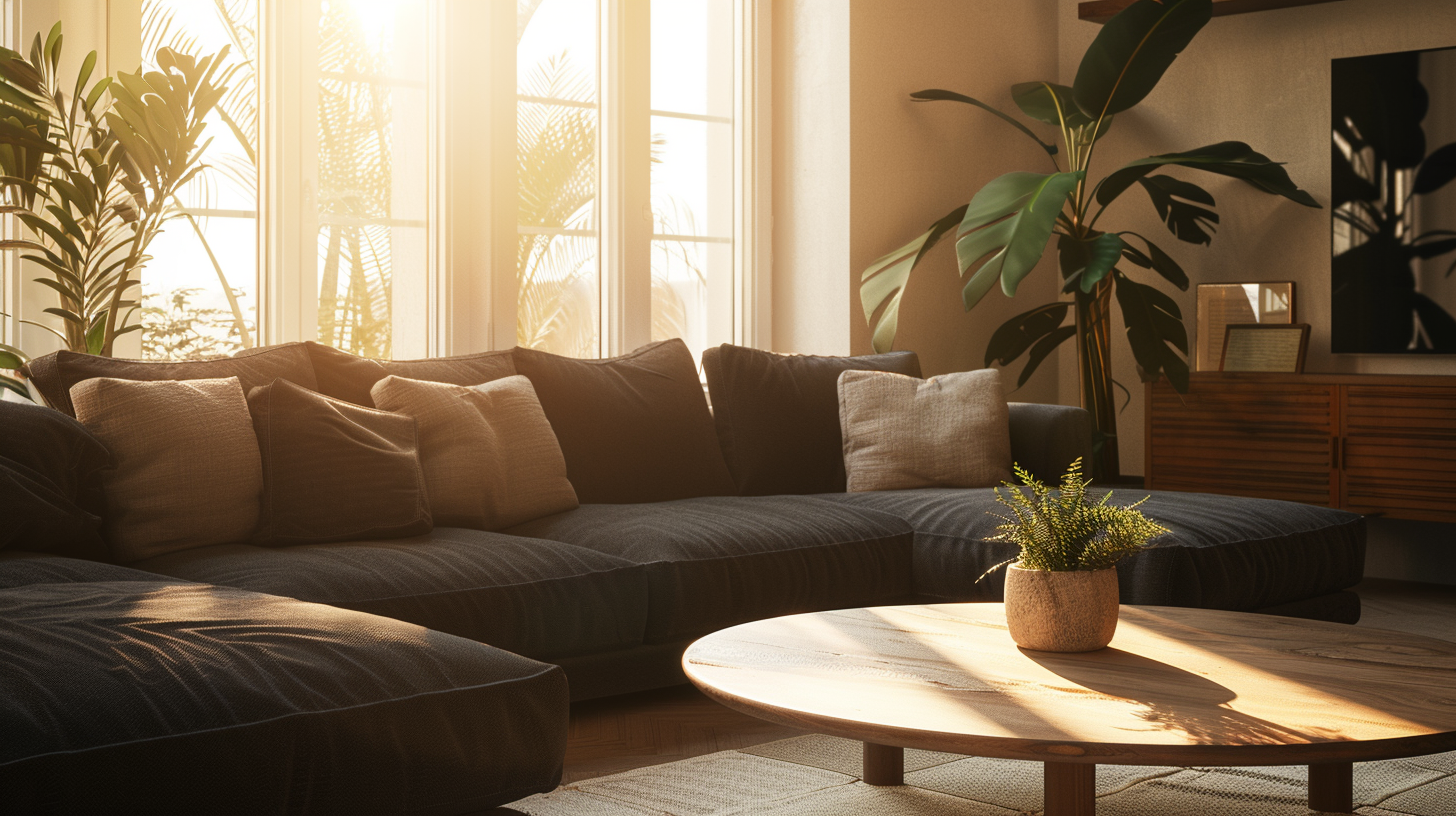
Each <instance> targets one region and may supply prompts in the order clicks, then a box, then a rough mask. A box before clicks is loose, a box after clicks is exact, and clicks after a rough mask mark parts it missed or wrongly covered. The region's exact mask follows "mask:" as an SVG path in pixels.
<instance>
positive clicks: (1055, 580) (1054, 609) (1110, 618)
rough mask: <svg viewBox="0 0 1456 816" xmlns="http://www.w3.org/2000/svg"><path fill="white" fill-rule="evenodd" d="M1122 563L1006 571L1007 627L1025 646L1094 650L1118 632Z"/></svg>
mask: <svg viewBox="0 0 1456 816" xmlns="http://www.w3.org/2000/svg"><path fill="white" fill-rule="evenodd" d="M1117 609H1118V601H1117V568H1116V567H1108V568H1107V569H1101V570H1095V571H1090V572H1086V571H1077V572H1045V571H1043V570H1030V569H1022V568H1020V567H1017V566H1012V567H1010V568H1008V569H1007V571H1006V627H1007V628H1008V629H1010V630H1011V639H1012V640H1014V641H1016V645H1017V646H1020V647H1021V648H1023V649H1035V650H1036V651H1039V652H1091V651H1094V650H1096V649H1101V648H1102V647H1104V646H1106V645H1107V644H1108V643H1110V642H1112V635H1113V633H1114V632H1116V631H1117Z"/></svg>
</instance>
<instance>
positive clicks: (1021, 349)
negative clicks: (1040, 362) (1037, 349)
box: [985, 300, 1072, 368]
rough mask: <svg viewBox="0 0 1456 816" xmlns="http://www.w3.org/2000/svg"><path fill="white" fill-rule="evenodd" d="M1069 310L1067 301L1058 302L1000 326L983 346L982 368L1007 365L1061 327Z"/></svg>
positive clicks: (1031, 311)
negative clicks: (984, 356)
mask: <svg viewBox="0 0 1456 816" xmlns="http://www.w3.org/2000/svg"><path fill="white" fill-rule="evenodd" d="M1071 306H1072V304H1071V303H1070V302H1069V301H1065V300H1058V301H1054V302H1052V303H1048V304H1046V305H1045V306H1038V307H1036V308H1035V309H1032V310H1030V311H1026V312H1022V313H1021V314H1019V315H1017V316H1015V317H1013V318H1011V319H1010V320H1007V321H1006V322H1005V323H1002V324H1001V327H1000V328H999V329H997V330H996V332H995V333H994V334H992V335H991V340H990V342H988V343H987V344H986V362H985V365H986V367H987V368H989V367H990V366H991V364H992V363H1000V364H1001V365H1009V364H1010V363H1011V361H1012V360H1015V359H1016V358H1017V357H1020V356H1021V355H1022V354H1025V353H1026V350H1027V349H1029V348H1031V346H1032V344H1033V343H1035V342H1036V341H1037V340H1040V339H1041V338H1043V337H1046V336H1047V335H1048V334H1051V333H1052V332H1054V331H1056V330H1057V327H1059V326H1061V325H1062V321H1064V320H1066V319H1067V310H1068V309H1070V308H1071Z"/></svg>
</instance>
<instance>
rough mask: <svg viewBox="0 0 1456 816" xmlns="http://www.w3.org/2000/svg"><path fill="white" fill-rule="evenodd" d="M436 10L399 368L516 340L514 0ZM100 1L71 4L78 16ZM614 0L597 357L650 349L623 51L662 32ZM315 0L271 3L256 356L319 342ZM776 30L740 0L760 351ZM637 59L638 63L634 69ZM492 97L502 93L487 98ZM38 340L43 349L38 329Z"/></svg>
mask: <svg viewBox="0 0 1456 816" xmlns="http://www.w3.org/2000/svg"><path fill="white" fill-rule="evenodd" d="M428 1H429V3H430V6H429V8H430V11H429V14H430V21H429V31H430V32H431V33H430V37H431V47H430V49H429V51H430V55H431V57H430V65H429V72H430V82H431V90H432V92H431V93H430V94H429V115H428V117H427V118H428V119H429V122H430V126H429V133H428V137H427V144H428V145H429V148H430V159H429V162H428V170H427V173H428V176H429V180H428V189H429V193H428V208H427V212H428V220H429V229H428V239H427V242H426V245H427V251H426V255H427V258H426V262H425V266H424V268H423V269H421V270H416V273H415V274H414V275H412V276H410V277H408V278H406V279H402V278H401V276H400V275H399V272H400V271H401V270H400V268H399V267H397V268H396V279H395V288H396V290H397V291H400V290H401V287H406V290H405V291H402V292H401V294H403V295H405V296H406V297H407V298H408V300H409V301H411V302H416V303H422V304H426V308H425V309H424V317H423V320H422V321H421V320H409V319H408V315H402V314H401V313H402V312H405V311H407V310H396V311H395V314H396V315H397V316H402V317H404V318H405V319H404V320H403V321H401V319H400V317H397V318H396V322H395V325H394V326H392V327H391V331H392V344H393V346H394V355H395V357H396V358H406V357H411V356H438V355H448V354H462V353H469V352H474V351H482V350H489V349H504V348H510V347H512V346H514V345H515V340H516V309H517V302H516V301H517V294H518V293H517V291H516V288H517V284H516V275H517V270H516V255H515V247H516V191H515V172H516V169H515V162H516V156H515V110H516V70H515V65H516V62H515V39H514V38H515V3H513V2H499V0H491V1H490V2H477V0H428ZM658 1H659V2H663V1H664V0H658ZM666 1H667V2H670V1H671V0H666ZM87 2H88V0H80V2H79V3H78V2H77V0H71V2H70V3H69V4H68V5H67V7H68V8H70V7H72V6H78V5H85V4H86V3H87ZM139 2H140V0H89V3H90V4H92V5H95V6H97V7H98V8H101V7H105V8H106V9H107V10H108V12H109V11H110V9H111V6H112V5H113V4H125V5H128V6H137V5H139ZM602 2H603V6H604V9H603V15H602V25H601V37H602V46H603V47H602V48H601V50H600V53H601V55H602V56H601V60H602V64H601V65H600V66H599V83H600V87H599V100H600V101H601V103H602V105H601V110H602V119H601V124H600V133H601V139H600V145H599V150H600V151H601V156H600V158H601V161H600V164H599V167H600V168H601V170H600V172H601V175H602V179H603V183H602V187H601V189H600V190H599V196H600V198H599V201H600V202H603V204H605V203H606V202H612V203H614V204H615V206H601V207H600V208H599V210H600V211H599V230H600V232H599V241H600V245H599V258H600V265H601V275H600V282H601V283H600V285H601V295H602V300H601V303H602V307H601V317H602V323H601V333H600V337H601V341H600V348H599V352H600V353H601V354H602V355H603V356H610V355H616V354H621V353H624V352H627V351H630V350H631V349H633V348H635V347H637V346H639V345H642V344H643V343H646V342H648V341H649V340H650V339H651V241H652V237H653V236H652V218H651V214H650V213H651V199H650V196H651V194H650V172H649V168H650V165H649V158H650V156H649V149H650V148H649V140H650V133H649V130H650V108H649V105H650V74H649V63H648V58H649V57H648V55H647V49H637V50H636V51H635V53H634V51H633V50H632V49H627V48H623V47H621V45H620V43H621V42H622V41H623V39H624V38H626V37H629V36H631V35H630V33H629V32H631V31H638V32H639V35H640V32H646V31H649V30H650V20H649V18H648V9H649V4H648V3H647V2H644V0H602ZM316 3H317V0H307V2H300V0H258V15H259V21H258V25H259V31H260V37H259V47H260V51H259V54H258V63H259V64H258V89H259V95H260V97H261V98H260V100H259V111H258V113H259V122H258V131H259V132H258V220H257V235H258V255H257V258H258V262H257V281H256V287H257V289H256V291H257V306H258V326H257V332H256V341H255V342H257V343H258V344H260V345H262V344H275V343H281V342H288V341H293V340H301V339H311V338H313V337H315V336H317V328H318V326H317V314H318V308H317V305H318V281H317V272H316V263H317V246H316V240H317V239H316V235H317V226H318V225H317V206H316V201H315V199H314V194H315V193H314V190H313V186H312V184H302V183H299V180H300V179H310V178H311V177H312V175H313V174H312V173H310V172H309V171H310V167H309V162H310V161H311V159H312V156H313V155H314V154H313V151H311V150H309V149H308V146H307V144H305V142H306V141H307V140H308V139H309V138H310V137H311V136H312V131H311V130H310V129H309V128H308V127H305V126H303V125H302V124H298V123H305V122H306V123H312V122H313V121H314V117H313V116H309V115H307V114H308V113H309V111H304V110H301V108H302V107H303V106H304V105H305V104H306V103H307V100H306V99H305V97H311V95H309V94H303V93H301V91H300V89H301V87H302V86H301V84H300V83H301V81H302V80H301V77H302V76H303V75H304V73H305V71H307V72H308V73H310V74H311V73H312V70H313V68H312V66H311V65H306V64H305V58H304V55H305V54H306V53H308V49H306V48H305V47H304V45H305V44H304V43H301V42H299V39H300V36H299V32H306V31H312V30H313V29H312V28H310V27H307V26H305V25H304V23H305V22H306V15H307V14H308V13H310V12H316V10H317V9H316ZM62 5H63V4H62V3H61V2H58V0H0V18H3V19H0V36H3V37H4V38H5V40H6V41H7V42H10V43H11V45H12V47H16V48H19V47H20V46H23V45H24V43H20V42H18V40H19V39H21V38H23V37H25V36H27V35H26V33H25V32H26V29H25V28H24V25H32V24H33V23H35V22H36V21H37V20H40V19H41V18H46V19H50V20H54V19H56V18H57V17H58V16H59V14H60V12H61V11H62V9H61V6H62ZM22 10H23V12H24V13H22ZM770 18H771V7H770V4H769V0H734V41H733V42H734V45H733V47H734V53H735V56H736V60H735V66H734V129H733V145H734V150H735V153H736V161H735V162H734V174H733V185H734V210H733V224H734V233H735V236H734V249H733V281H732V298H733V310H732V312H733V327H732V337H733V341H734V342H735V343H738V344H740V345H747V346H755V347H759V348H770V347H771V345H772V342H771V341H772V337H771V327H772V315H771V313H770V310H771V303H772V298H771V295H772V290H771V277H770V276H771V259H772V248H771V237H772V236H771V225H772V211H771V201H772V189H771V185H770V179H771V178H772V175H771V174H772V164H771V156H770V150H769V146H770V144H771V129H770V127H771V121H770V110H771V98H770V81H769V79H770V75H771V64H770V55H771V52H772V48H771V42H770V26H769V20H770ZM32 27H34V26H33V25H32ZM264 32H267V33H266V34H265V33H264ZM69 34H70V32H69V30H68V35H69ZM280 34H281V35H280ZM68 40H70V41H71V42H73V43H74V45H72V46H71V48H69V49H68V52H70V51H76V50H78V49H80V50H82V52H83V53H84V50H87V49H89V48H91V47H100V48H102V49H103V51H104V48H105V44H104V43H100V44H87V43H82V42H76V40H75V38H73V37H71V36H68ZM644 41H645V40H644ZM614 44H615V46H616V47H613V46H614ZM482 45H486V46H488V47H482ZM623 54H632V55H633V56H632V57H630V58H627V59H623V56H622V55H623ZM482 87H484V88H489V89H490V91H489V92H488V93H487V94H486V96H487V97H488V98H487V99H485V100H482V99H481V98H480V96H481V92H480V89H481V88H482ZM617 100H625V101H626V102H628V103H630V104H631V105H632V106H633V108H634V110H635V111H636V112H637V113H636V115H635V117H631V118H629V117H626V116H623V115H622V113H621V112H622V111H623V110H624V108H622V107H621V106H619V105H617V104H616V102H617ZM614 111H615V114H614ZM290 124H292V126H291V127H290ZM488 136H494V138H487V137H488ZM632 213H641V215H642V217H639V218H634V217H631V215H630V214H632ZM9 220H10V221H12V222H13V219H9ZM6 229H8V230H14V229H15V226H14V224H13V223H11V224H8V225H7V227H6ZM26 277H27V275H26V274H25V273H24V271H23V270H21V269H20V263H19V261H18V260H17V259H16V257H15V253H14V252H10V253H5V258H4V265H3V267H0V305H3V307H8V308H4V310H5V311H9V312H11V313H12V315H14V316H15V317H17V318H18V317H21V316H27V317H29V316H32V315H30V314H28V313H31V312H35V313H38V312H39V308H31V306H32V304H30V303H28V302H27V301H30V300H33V299H34V297H33V294H34V292H33V290H35V289H36V288H37V287H33V286H25V285H23V282H24V279H25V278H26ZM396 303H399V301H396ZM17 326H18V323H17V322H16V320H10V321H7V322H6V324H5V326H4V327H3V330H0V332H3V334H0V337H3V338H4V340H5V342H14V341H16V340H21V339H22V337H21V334H22V333H21V332H20V330H19V329H18V328H17ZM23 339H24V340H28V341H33V339H34V336H33V334H32V333H31V332H25V333H24V338H23ZM40 345H41V344H35V343H33V342H32V344H31V345H29V346H26V347H27V349H28V350H29V349H31V348H37V347H39V346H40Z"/></svg>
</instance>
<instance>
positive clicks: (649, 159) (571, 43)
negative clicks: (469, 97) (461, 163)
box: [516, 0, 740, 357]
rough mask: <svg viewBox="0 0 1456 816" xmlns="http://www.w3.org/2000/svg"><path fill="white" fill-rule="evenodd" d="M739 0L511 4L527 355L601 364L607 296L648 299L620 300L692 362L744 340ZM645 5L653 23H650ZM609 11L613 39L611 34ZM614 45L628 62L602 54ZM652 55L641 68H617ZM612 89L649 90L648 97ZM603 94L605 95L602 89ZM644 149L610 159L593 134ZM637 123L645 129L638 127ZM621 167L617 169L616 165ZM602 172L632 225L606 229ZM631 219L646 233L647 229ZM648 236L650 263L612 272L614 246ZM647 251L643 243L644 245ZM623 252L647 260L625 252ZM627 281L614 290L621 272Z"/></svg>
mask: <svg viewBox="0 0 1456 816" xmlns="http://www.w3.org/2000/svg"><path fill="white" fill-rule="evenodd" d="M739 7H740V6H739V4H738V3H735V2H734V0H653V2H650V3H649V2H648V0H521V2H520V3H519V4H518V6H517V8H518V20H517V31H518V35H517V46H516V57H517V59H516V75H517V83H516V85H517V183H518V184H519V190H520V212H519V220H518V224H517V230H518V242H519V252H518V268H517V274H518V302H517V313H516V320H517V323H516V335H517V338H518V342H519V343H520V344H521V345H523V346H530V347H534V348H541V349H545V350H548V351H553V352H557V353H560V354H569V355H576V356H594V355H597V354H603V353H610V352H612V351H622V350H625V349H620V348H619V349H612V348H609V347H608V344H607V343H606V342H605V338H604V337H603V336H602V332H601V326H602V323H603V320H604V314H603V312H604V310H607V309H611V308H612V306H613V304H612V302H611V298H612V293H613V292H614V291H624V290H626V291H631V290H632V289H637V290H638V291H650V296H649V297H647V298H640V299H634V298H632V297H630V296H628V297H626V298H624V302H623V303H622V304H620V305H619V306H618V310H619V312H620V314H619V315H618V316H617V317H618V319H619V320H621V321H624V322H626V323H627V324H629V326H631V327H633V329H634V330H633V331H629V332H628V333H627V335H628V336H632V337H636V338H638V339H641V340H647V339H651V340H663V339H667V338H672V337H681V338H683V339H684V340H685V341H686V342H687V344H688V346H689V347H690V348H691V349H692V351H693V354H694V357H698V356H699V355H700V354H701V352H702V350H703V349H704V348H707V347H708V346H711V345H717V344H719V343H723V342H728V341H732V340H734V339H735V335H734V331H733V326H734V319H735V312H736V308H735V295H734V232H735V218H734V213H735V207H736V206H737V204H738V201H737V198H736V193H737V189H736V185H735V170H736V168H737V165H738V161H739V158H738V154H737V151H736V150H735V130H734V122H735V120H734V116H735V109H736V107H735V105H736V102H737V101H738V100H737V98H736V96H735V68H736V66H737V64H738V63H737V55H738V54H739V53H740V52H739V51H738V50H737V43H736V40H735V31H736V27H735V19H734V15H735V10H736V9H738V8H739ZM644 9H645V10H646V13H643V11H644ZM612 15H615V19H616V22H615V24H616V25H617V26H619V27H620V36H619V37H613V36H610V35H608V36H606V37H604V31H605V30H606V29H607V25H608V24H607V23H606V21H607V20H608V19H609V18H610V17H611V16H612ZM604 41H605V42H608V43H609V44H617V45H619V46H620V52H619V53H612V52H611V51H610V50H609V49H603V48H602V45H601V44H602V43H603V42H604ZM640 54H647V55H649V57H648V60H647V62H646V68H647V70H645V71H640V70H637V67H638V66H636V65H624V63H629V62H632V61H634V60H637V59H638V55H640ZM614 67H615V69H616V70H615V74H616V75H618V76H620V77H622V79H620V80H619V82H625V83H634V82H645V83H648V85H649V88H650V90H649V92H648V93H640V92H639V89H637V88H634V87H630V86H629V87H625V88H623V87H620V86H619V87H615V88H614V87H610V77H612V76H613V74H614V71H613V70H612V69H613V68H614ZM604 86H605V87H604ZM603 117H606V118H607V119H615V120H617V121H619V122H625V123H626V125H625V127H624V128H623V130H622V132H623V133H626V134H629V138H631V134H634V133H635V134H639V138H644V139H646V140H648V143H646V144H641V145H629V146H628V152H630V151H631V150H632V149H637V148H640V149H641V150H642V151H644V154H643V155H644V158H645V161H642V162H638V163H634V162H633V161H632V160H631V159H630V158H626V159H624V158H622V154H620V153H617V152H613V151H610V150H604V149H603V145H602V144H601V139H600V138H599V126H600V123H601V122H602V121H603ZM638 124H640V125H642V127H640V128H638V127H636V125H638ZM614 161H616V162H620V163H621V166H619V167H612V166H611V163H612V162H614ZM604 178H616V179H618V180H619V182H618V183H620V184H621V185H622V187H624V188H625V190H624V193H623V195H622V196H621V197H619V198H617V199H614V200H615V201H617V202H618V206H622V204H621V202H623V201H625V202H628V203H627V204H626V206H627V207H629V208H630V207H631V205H632V204H631V203H632V202H641V206H642V209H643V212H641V213H640V214H639V213H637V212H631V211H628V212H625V213H623V214H622V216H621V220H622V221H623V222H624V223H625V225H626V228H625V229H624V230H622V231H619V232H617V233H615V234H608V233H603V232H602V231H601V229H600V221H599V219H598V217H597V216H598V212H597V210H598V200H599V193H600V190H601V188H602V185H603V183H604V181H603V179H604ZM638 224H646V225H647V226H649V227H650V228H647V229H638V228H637V225H638ZM610 241H626V242H633V241H641V242H644V243H646V242H650V250H649V251H646V252H643V253H642V254H641V255H640V257H641V258H643V259H648V258H650V261H649V262H648V263H646V264H642V265H624V267H623V268H618V269H611V268H609V267H606V268H604V265H603V264H602V262H601V260H602V258H604V257H611V256H612V253H610V252H607V253H604V252H603V247H604V244H605V242H610ZM644 249H648V248H647V247H644ZM625 257H627V258H632V257H639V256H633V255H632V254H630V253H628V254H627V255H626V256H625ZM614 275H615V276H620V277H621V278H622V279H623V280H621V281H617V282H615V283H616V284H618V285H616V286H614V285H613V284H614V282H613V281H611V280H610V278H611V277H612V276H614Z"/></svg>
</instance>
